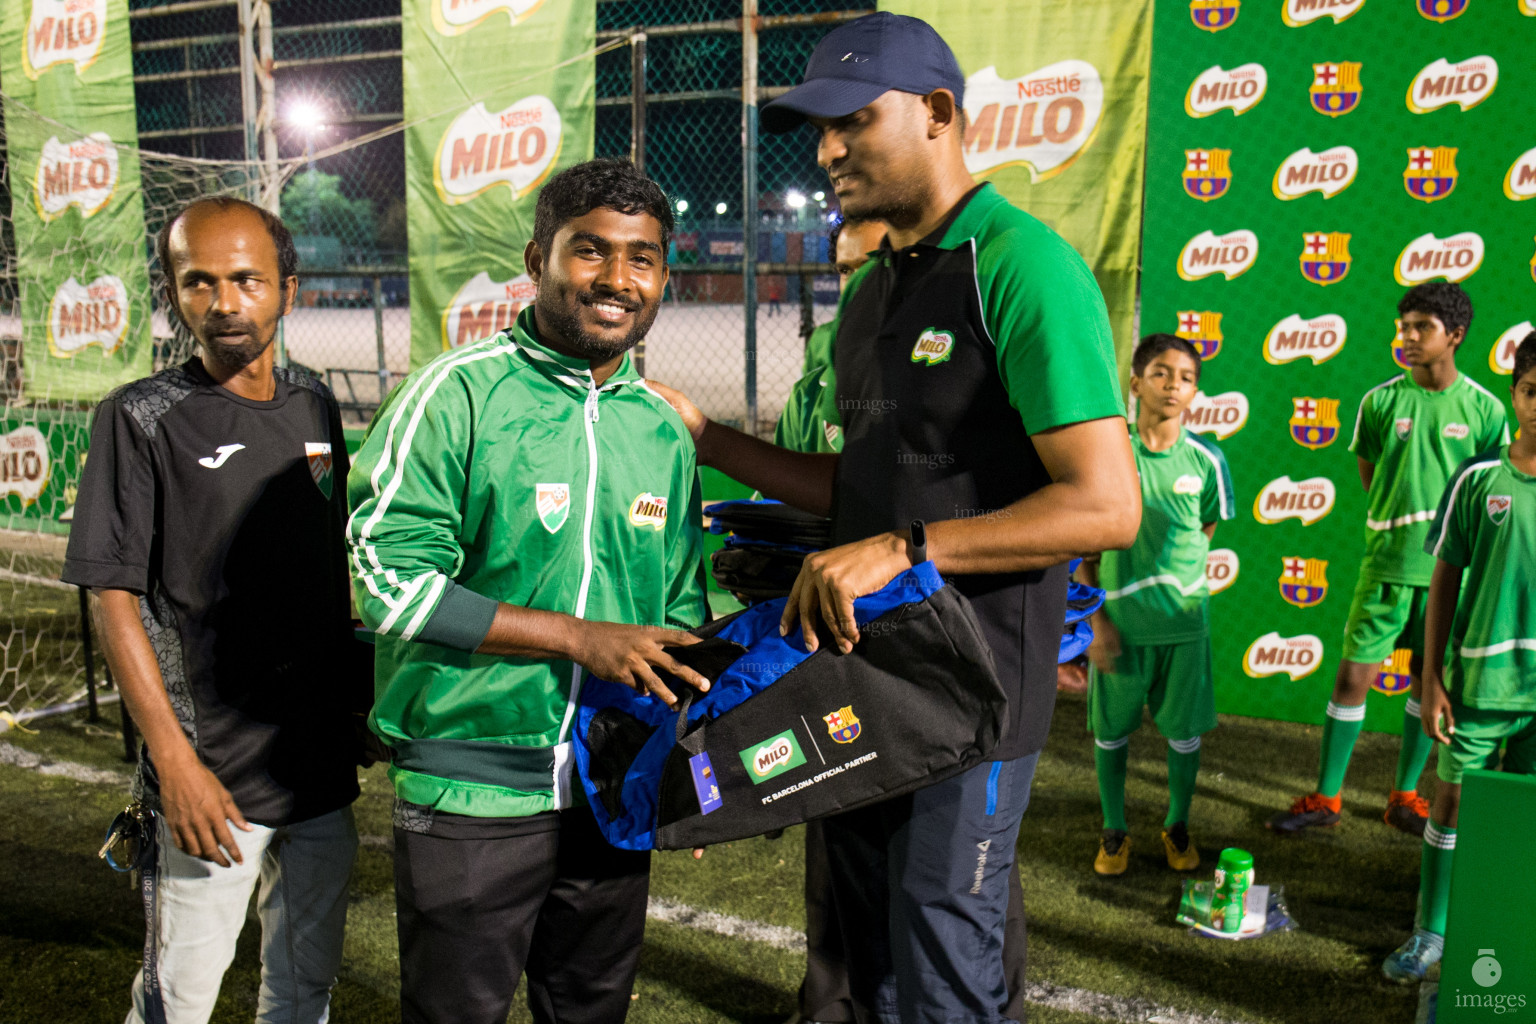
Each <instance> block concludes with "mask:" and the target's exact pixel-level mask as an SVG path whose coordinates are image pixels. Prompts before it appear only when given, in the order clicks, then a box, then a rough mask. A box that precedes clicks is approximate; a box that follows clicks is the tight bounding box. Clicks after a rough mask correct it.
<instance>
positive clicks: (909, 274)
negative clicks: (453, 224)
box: [669, 12, 1140, 1024]
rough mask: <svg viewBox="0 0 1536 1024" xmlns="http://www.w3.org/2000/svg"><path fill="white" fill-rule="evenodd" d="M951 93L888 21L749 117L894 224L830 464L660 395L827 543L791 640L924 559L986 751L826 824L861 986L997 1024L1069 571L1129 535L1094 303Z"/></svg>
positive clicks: (849, 40) (836, 46) (857, 336)
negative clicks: (1000, 689) (965, 610)
mask: <svg viewBox="0 0 1536 1024" xmlns="http://www.w3.org/2000/svg"><path fill="white" fill-rule="evenodd" d="M964 89H965V79H964V76H963V75H962V74H961V72H960V68H959V65H958V64H957V63H956V62H955V58H954V55H953V53H951V52H950V50H949V47H948V46H947V45H946V44H945V43H944V41H943V40H942V39H940V38H939V36H938V35H937V33H935V32H934V31H933V29H932V28H931V27H930V26H928V25H927V24H926V23H924V22H922V21H919V20H918V19H915V18H907V17H900V16H897V15H892V14H889V13H885V12H881V13H877V14H872V15H869V16H867V17H864V18H860V19H858V20H857V21H853V22H850V23H848V24H847V25H843V26H841V27H839V28H837V29H835V30H833V31H832V32H831V33H829V34H828V35H827V37H826V38H824V39H823V40H822V41H821V43H820V44H819V45H818V46H817V47H816V50H815V52H814V53H813V54H812V55H811V59H810V61H809V63H808V65H807V68H806V76H805V81H804V83H803V84H802V85H800V86H798V87H797V88H795V89H793V90H791V91H790V92H789V93H787V94H786V95H785V96H783V97H781V98H779V99H778V100H775V101H774V102H773V103H771V104H769V105H768V106H767V107H765V108H764V110H763V124H764V126H765V127H766V128H767V129H768V130H769V131H785V130H789V129H791V128H794V127H796V126H797V125H799V124H801V123H803V122H805V121H807V120H808V121H809V122H810V123H811V124H812V126H813V127H814V128H815V129H816V130H817V133H818V151H817V159H818V162H819V163H820V164H821V165H822V166H823V167H825V168H826V169H827V171H828V174H829V175H830V177H831V180H832V187H833V190H834V191H835V192H836V193H837V196H838V199H839V202H840V204H841V206H842V210H843V213H844V214H845V215H846V216H849V217H863V218H873V219H879V220H883V221H885V223H886V225H887V228H888V232H889V233H888V234H887V237H886V242H885V244H884V245H882V247H881V250H880V252H879V253H878V254H877V256H876V257H875V258H874V259H872V260H871V261H870V262H869V264H867V265H866V266H865V267H864V268H863V269H862V270H861V271H859V273H858V274H856V275H855V276H854V278H853V280H852V281H851V282H850V284H849V287H848V289H847V291H846V292H845V293H844V295H843V299H842V301H841V304H840V306H839V316H838V326H837V332H836V339H835V345H834V349H835V366H836V373H837V399H838V408H839V410H840V412H841V413H842V416H843V438H844V444H843V451H842V453H841V454H840V455H832V454H824V455H805V454H799V453H794V452H789V451H786V450H784V449H781V448H775V447H774V446H772V445H769V444H767V443H766V442H762V441H759V440H757V439H756V438H752V437H749V436H747V435H745V434H742V433H740V432H737V431H732V430H730V429H729V428H726V427H722V426H720V425H719V424H716V423H713V422H710V421H709V420H707V419H705V418H704V417H703V416H702V415H701V414H700V413H699V412H698V410H697V409H696V408H694V407H692V406H691V405H690V404H689V403H688V402H687V401H686V399H683V398H682V397H681V396H678V395H676V394H675V393H671V394H669V398H671V399H673V400H674V403H675V404H676V405H677V406H678V408H679V411H680V412H681V413H682V414H683V419H684V422H686V423H687V424H688V427H689V431H690V433H691V434H692V435H693V438H694V443H695V445H696V446H697V448H698V452H699V459H700V461H701V462H702V463H703V464H705V465H712V466H715V467H717V468H719V469H722V470H724V471H725V472H727V473H729V474H730V475H731V476H733V477H735V478H737V479H738V480H741V481H743V482H745V483H747V484H748V485H750V486H755V487H759V488H761V489H762V491H763V493H765V494H767V495H769V496H771V497H775V498H779V499H782V500H784V501H787V502H790V503H792V504H795V505H797V506H799V507H802V508H805V509H807V510H809V511H815V512H821V513H828V512H830V514H831V516H832V521H833V540H834V542H835V543H836V545H837V546H836V547H833V548H830V549H829V550H827V551H823V552H819V553H816V554H813V555H811V556H809V557H808V558H807V559H806V562H805V567H804V569H803V570H802V572H801V574H800V577H799V579H798V580H797V581H796V583H795V589H794V592H793V593H792V594H791V595H790V599H789V605H788V607H787V609H786V612H785V617H784V622H783V623H782V624H781V628H783V629H784V631H785V632H786V634H788V635H794V636H796V638H797V640H798V639H799V638H803V640H804V642H805V643H806V645H807V646H808V647H811V648H814V647H815V645H816V643H817V641H816V638H815V631H814V628H813V627H814V625H815V624H816V621H817V619H818V618H820V619H825V620H826V628H827V629H828V630H829V631H830V635H831V636H832V637H833V638H834V642H836V643H837V644H838V646H839V648H840V649H841V650H844V651H847V650H851V649H852V647H853V645H854V644H855V643H857V642H858V639H859V636H858V630H857V627H856V626H855V625H854V622H853V599H854V598H855V597H856V596H859V595H862V594H867V593H870V592H872V591H874V590H876V589H877V588H879V587H880V586H882V585H884V584H885V583H886V582H888V581H889V580H891V579H892V578H894V577H895V576H896V575H898V574H899V573H900V572H902V571H903V570H905V569H906V568H908V567H909V566H911V565H912V564H915V563H917V562H921V561H924V560H931V561H933V562H934V564H935V565H936V566H937V568H938V569H939V571H940V572H942V573H943V574H944V575H945V576H946V577H947V578H949V580H950V581H951V582H952V583H953V584H954V585H955V586H956V587H957V588H958V589H959V590H960V591H961V592H962V593H964V594H965V595H966V596H967V597H968V598H969V599H970V602H971V605H972V607H973V609H974V610H975V612H976V615H977V618H978V620H979V622H980V625H981V628H982V630H983V632H984V634H985V636H986V638H987V641H988V643H989V644H990V646H991V648H992V652H993V655H994V657H995V660H996V667H997V671H998V675H999V678H1000V679H1002V680H1003V684H1004V687H1005V688H1006V690H1007V691H1008V693H1009V708H1008V710H1009V725H1008V729H1007V731H1006V732H1005V734H1004V736H1003V739H1002V740H1001V741H1000V742H999V744H998V746H997V747H996V748H995V749H994V750H993V751H992V752H991V754H990V755H989V756H990V761H988V762H984V763H982V764H980V765H978V766H977V767H976V768H974V769H972V770H970V771H969V772H966V773H963V774H961V775H958V776H955V777H953V778H950V779H947V780H945V781H943V782H940V783H937V784H936V785H933V786H930V787H928V788H927V789H923V790H919V791H918V792H917V793H914V794H912V795H910V796H907V797H902V798H899V799H895V800H890V801H887V802H885V803H883V804H878V805H876V806H874V807H871V808H866V809H863V810H860V811H856V812H853V813H850V814H845V815H840V816H837V817H834V818H829V819H827V820H826V822H825V826H824V827H825V830H826V835H827V845H828V851H829V854H830V858H831V867H832V873H833V880H834V884H835V886H836V892H837V907H838V913H839V916H840V917H841V918H842V920H843V923H844V927H845V934H846V939H847V947H848V948H847V954H848V964H849V971H850V981H851V987H852V996H853V1000H854V1002H855V1004H856V1005H857V1007H858V1008H859V1010H860V1017H861V1019H880V1020H892V1021H894V1020H901V1021H903V1022H904V1024H905V1022H930V1021H950V1020H968V1021H985V1022H989V1024H990V1022H998V1021H1004V1020H1009V1019H1010V1018H1008V1017H1007V1016H1006V1014H1005V1012H1004V1010H1003V1007H1004V1004H1005V1001H1006V986H1005V984H1004V979H1003V967H1002V956H1001V949H1002V931H1003V921H1004V908H1005V905H1006V902H1007V891H1008V887H1007V874H1008V872H1009V871H1011V870H1013V850H1014V845H1015V841H1016V839H1017V836H1018V829H1019V821H1020V818H1021V817H1022V816H1023V813H1024V807H1025V804H1026V803H1027V802H1028V798H1029V789H1030V783H1031V780H1032V778H1033V775H1034V767H1035V761H1036V759H1037V758H1038V756H1039V752H1040V749H1041V747H1042V746H1044V743H1045V738H1046V734H1047V731H1048V729H1049V726H1050V718H1051V711H1052V707H1053V705H1054V702H1055V693H1056V655H1057V651H1058V648H1059V645H1060V639H1061V622H1062V619H1063V617H1064V616H1065V612H1066V607H1065V606H1066V593H1067V574H1066V566H1065V563H1066V561H1067V559H1068V558H1069V557H1071V556H1072V555H1073V554H1075V553H1080V552H1083V551H1100V550H1105V549H1109V548H1120V547H1126V546H1128V545H1129V544H1131V542H1132V541H1133V540H1134V539H1135V536H1136V530H1137V526H1138V524H1139V519H1140V492H1139V489H1138V487H1137V483H1136V473H1135V469H1134V461H1133V459H1132V456H1131V448H1130V441H1129V437H1128V435H1127V433H1126V425H1125V419H1124V417H1123V415H1122V408H1123V407H1122V404H1121V398H1120V390H1119V387H1118V384H1117V377H1116V371H1115V361H1114V351H1113V345H1112V342H1111V338H1110V331H1109V322H1108V316H1107V314H1106V312H1105V309H1104V301H1103V298H1102V296H1101V295H1100V293H1099V290H1098V287H1097V285H1096V284H1095V283H1094V280H1093V276H1092V274H1091V273H1090V272H1089V270H1088V268H1087V267H1086V266H1085V265H1084V264H1083V261H1082V260H1081V259H1080V258H1079V257H1078V255H1077V254H1076V253H1075V252H1073V251H1072V249H1071V248H1070V247H1069V246H1068V245H1067V244H1066V243H1065V242H1064V241H1062V239H1061V238H1060V237H1059V236H1058V235H1056V234H1055V233H1054V232H1053V231H1051V230H1050V229H1049V228H1047V227H1046V226H1045V225H1043V224H1041V223H1040V222H1039V221H1037V220H1035V219H1034V218H1033V217H1031V216H1029V215H1028V214H1026V213H1024V212H1023V211H1021V210H1019V209H1017V208H1015V207H1013V206H1011V205H1010V204H1009V203H1008V202H1007V201H1006V200H1004V199H1003V198H1002V197H1001V196H1000V195H998V194H997V192H996V191H995V190H994V189H993V188H992V186H990V185H982V186H979V187H973V182H972V180H971V177H970V174H969V173H968V172H967V171H966V169H965V161H964V157H963V154H962V150H961V141H962V140H961V135H962V131H961V99H962V96H963V93H964ZM875 410H879V411H878V412H876V411H875ZM797 631H798V632H797ZM855 711H857V709H855Z"/></svg>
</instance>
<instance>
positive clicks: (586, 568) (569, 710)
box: [554, 383, 600, 810]
mask: <svg viewBox="0 0 1536 1024" xmlns="http://www.w3.org/2000/svg"><path fill="white" fill-rule="evenodd" d="M599 390H600V389H599V388H598V387H597V386H596V385H595V384H593V383H589V384H588V385H587V399H586V402H585V403H584V404H583V405H582V414H581V422H582V427H583V428H584V429H585V430H586V434H587V507H586V512H585V513H584V515H583V517H582V522H581V589H580V590H578V591H577V592H576V610H575V612H574V614H575V616H576V617H577V618H578V619H581V618H585V617H586V613H587V592H588V590H590V588H591V586H592V517H593V513H594V512H595V511H596V510H597V435H596V434H595V433H594V432H593V429H592V424H594V423H596V422H597V418H598V412H597V396H598V394H599ZM582 672H583V669H582V667H581V665H580V663H578V662H572V663H571V695H570V698H569V699H567V700H566V702H565V717H564V718H562V719H561V720H560V738H559V739H558V740H557V741H556V742H555V777H554V797H555V809H556V810H561V809H564V808H566V807H570V806H571V768H572V767H573V765H574V761H573V759H572V750H571V742H570V740H569V739H568V738H567V737H569V736H570V733H571V724H572V722H574V721H575V719H576V702H577V701H578V700H580V699H581V677H582Z"/></svg>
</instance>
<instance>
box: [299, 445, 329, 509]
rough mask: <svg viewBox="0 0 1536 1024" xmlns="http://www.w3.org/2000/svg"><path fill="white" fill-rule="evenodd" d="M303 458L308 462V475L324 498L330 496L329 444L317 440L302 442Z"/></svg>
mask: <svg viewBox="0 0 1536 1024" xmlns="http://www.w3.org/2000/svg"><path fill="white" fill-rule="evenodd" d="M304 458H305V460H306V461H308V462H309V475H310V477H311V479H313V480H314V481H315V486H316V487H318V488H320V493H321V494H323V495H325V497H326V500H330V497H331V479H332V478H331V469H332V463H331V446H330V445H329V444H322V443H320V442H318V441H305V442H304Z"/></svg>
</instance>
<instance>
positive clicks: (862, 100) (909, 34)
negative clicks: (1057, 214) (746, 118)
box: [762, 11, 965, 133]
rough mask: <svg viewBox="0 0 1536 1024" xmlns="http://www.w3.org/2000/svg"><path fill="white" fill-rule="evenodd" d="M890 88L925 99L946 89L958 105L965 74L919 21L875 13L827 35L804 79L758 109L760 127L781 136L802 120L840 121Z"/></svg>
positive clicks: (936, 36) (930, 28) (941, 42)
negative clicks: (937, 90)
mask: <svg viewBox="0 0 1536 1024" xmlns="http://www.w3.org/2000/svg"><path fill="white" fill-rule="evenodd" d="M892 89H897V90H900V91H901V92H910V93H915V94H916V95H918V96H926V95H928V94H929V93H931V92H933V91H934V90H935V89H948V90H949V91H950V92H952V93H954V94H955V103H956V104H957V105H958V104H960V103H962V102H963V101H964V99H965V76H964V75H963V74H961V73H960V63H959V62H958V61H957V60H955V55H954V53H953V52H952V51H951V50H950V48H949V44H948V43H946V42H944V40H943V39H942V38H941V37H940V36H939V34H938V33H937V32H935V31H934V30H933V26H932V25H930V24H928V23H927V22H926V21H923V20H922V19H921V18H909V17H907V16H906V15H902V14H891V13H890V12H889V11H880V12H879V13H877V14H870V15H866V16H865V17H862V18H859V19H857V20H855V21H850V22H849V23H848V24H846V25H839V26H838V27H837V28H835V29H833V30H832V31H831V32H828V33H827V34H826V36H825V37H824V38H823V39H822V40H821V42H819V43H817V44H816V49H815V51H814V52H812V54H811V59H810V60H809V61H807V62H806V65H805V78H804V79H803V80H802V81H801V83H800V84H799V85H797V86H795V87H794V88H793V89H791V90H790V91H789V92H787V93H785V94H784V95H783V96H780V97H779V98H778V99H776V100H774V101H773V102H771V103H769V104H767V105H766V106H765V107H763V113H762V125H763V128H764V130H766V131H769V132H774V133H778V132H787V131H790V130H792V129H794V128H798V127H799V126H800V125H802V124H804V123H805V119H806V118H807V117H844V116H846V115H848V114H851V113H853V112H854V111H855V110H859V109H861V108H863V107H867V106H869V105H870V104H871V103H873V102H874V101H875V100H877V99H879V98H880V97H881V96H883V95H884V94H885V93H887V92H889V91H891V90H892Z"/></svg>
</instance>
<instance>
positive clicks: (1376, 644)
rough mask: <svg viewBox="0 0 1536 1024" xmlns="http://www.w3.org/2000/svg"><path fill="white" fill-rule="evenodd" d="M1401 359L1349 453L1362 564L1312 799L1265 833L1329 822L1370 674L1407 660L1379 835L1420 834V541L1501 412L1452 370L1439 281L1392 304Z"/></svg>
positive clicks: (1502, 439)
mask: <svg viewBox="0 0 1536 1024" xmlns="http://www.w3.org/2000/svg"><path fill="white" fill-rule="evenodd" d="M1397 311H1398V315H1399V317H1400V320H1399V321H1398V322H1399V324H1400V327H1401V332H1402V338H1403V358H1404V359H1405V360H1406V361H1407V362H1408V364H1409V365H1410V366H1411V367H1412V369H1411V370H1410V371H1409V372H1408V373H1400V374H1398V375H1397V376H1395V377H1393V378H1391V379H1390V380H1388V381H1386V382H1385V383H1382V384H1378V385H1377V386H1376V387H1374V388H1372V389H1371V390H1369V391H1367V392H1366V393H1365V397H1364V398H1362V399H1361V400H1360V410H1359V412H1358V414H1357V415H1356V416H1355V434H1354V438H1353V440H1351V441H1350V444H1349V448H1350V451H1352V452H1354V453H1355V455H1356V457H1357V458H1358V460H1359V465H1360V480H1361V482H1362V483H1364V485H1365V489H1366V491H1367V492H1368V494H1369V501H1368V508H1367V511H1366V515H1365V557H1364V559H1363V560H1362V561H1361V563H1360V579H1359V582H1358V583H1357V584H1356V586H1355V596H1354V601H1353V603H1352V604H1351V605H1350V608H1349V619H1348V621H1347V622H1346V623H1345V626H1344V646H1343V658H1342V660H1341V661H1340V663H1339V671H1338V676H1337V677H1336V679H1335V680H1334V684H1333V694H1332V696H1331V698H1330V700H1329V702H1328V711H1327V717H1326V718H1324V719H1323V743H1322V748H1323V749H1322V757H1321V766H1320V768H1319V771H1318V782H1317V790H1316V791H1315V792H1312V793H1308V794H1306V795H1305V796H1301V797H1298V798H1297V799H1296V800H1295V801H1294V802H1293V803H1292V804H1291V807H1290V810H1288V811H1283V812H1281V813H1280V814H1277V815H1275V816H1274V817H1273V818H1271V819H1270V820H1269V822H1268V825H1269V827H1270V828H1271V829H1273V830H1274V831H1276V832H1280V833H1285V834H1289V833H1294V832H1299V831H1301V830H1302V829H1305V828H1308V827H1312V826H1325V827H1327V826H1333V825H1337V824H1338V823H1339V820H1340V817H1341V813H1340V808H1341V806H1342V802H1343V797H1342V795H1341V791H1342V790H1343V788H1344V774H1345V772H1346V770H1347V769H1348V768H1349V758H1350V754H1351V753H1352V752H1353V751H1354V748H1355V740H1356V739H1357V738H1359V736H1360V731H1361V729H1362V728H1363V727H1364V725H1365V698H1366V694H1367V692H1368V691H1369V690H1370V685H1371V680H1372V679H1374V678H1375V676H1376V674H1377V673H1378V672H1379V671H1380V669H1381V663H1382V661H1384V660H1385V659H1386V658H1388V657H1390V656H1391V654H1392V652H1393V651H1394V650H1395V649H1397V648H1398V647H1408V648H1409V649H1411V650H1412V652H1413V656H1412V662H1411V666H1412V673H1413V680H1414V682H1413V691H1412V694H1411V696H1410V697H1409V700H1408V701H1407V704H1406V706H1405V707H1404V709H1403V738H1402V747H1401V748H1400V750H1399V752H1398V760H1397V777H1396V781H1395V782H1394V783H1393V786H1392V791H1391V793H1390V794H1389V795H1388V797H1387V808H1386V813H1385V814H1384V815H1383V818H1382V820H1384V821H1385V822H1386V823H1387V824H1388V825H1391V826H1392V827H1394V828H1397V829H1401V830H1402V831H1404V832H1407V833H1410V834H1412V835H1423V834H1424V821H1425V816H1426V815H1427V814H1428V812H1429V805H1428V804H1427V803H1426V802H1425V801H1424V798H1423V797H1421V796H1419V794H1418V783H1419V775H1420V774H1421V773H1422V772H1423V771H1424V762H1425V761H1427V760H1428V759H1429V752H1430V749H1431V748H1432V747H1433V745H1434V744H1433V742H1432V741H1431V740H1430V739H1429V737H1428V736H1426V735H1425V734H1424V730H1423V729H1421V728H1420V727H1419V716H1420V703H1419V681H1420V666H1421V664H1422V662H1423V659H1424V602H1425V595H1426V594H1427V592H1428V588H1429V583H1430V576H1431V574H1432V573H1433V571H1434V564H1435V563H1434V559H1433V558H1432V557H1430V556H1429V555H1427V554H1425V552H1424V538H1425V536H1426V535H1427V534H1428V533H1429V530H1430V526H1431V524H1432V523H1433V521H1434V519H1435V508H1436V505H1437V504H1438V502H1439V500H1440V495H1441V494H1442V493H1443V492H1444V490H1445V484H1446V481H1447V480H1448V479H1449V478H1450V475H1451V470H1452V469H1453V468H1454V467H1455V466H1456V465H1457V464H1459V463H1460V462H1461V461H1462V460H1463V459H1466V458H1469V457H1470V456H1472V455H1474V454H1476V453H1477V452H1481V451H1487V450H1488V449H1489V448H1492V447H1494V446H1495V445H1498V444H1508V443H1509V428H1508V426H1506V424H1505V421H1504V405H1503V403H1502V402H1500V401H1499V400H1498V399H1497V398H1495V397H1494V396H1493V394H1492V393H1491V392H1490V391H1488V390H1487V389H1486V388H1484V387H1483V386H1482V385H1480V384H1478V383H1477V382H1476V381H1474V380H1472V378H1470V377H1468V376H1467V375H1466V374H1463V373H1458V372H1457V370H1456V350H1457V349H1458V348H1460V347H1461V343H1462V341H1463V340H1464V339H1465V338H1466V336H1467V329H1468V328H1469V327H1470V326H1471V324H1472V300H1471V299H1469V298H1468V297H1467V293H1466V292H1464V291H1462V290H1461V288H1460V286H1458V285H1454V284H1449V283H1447V282H1444V281H1435V282H1432V283H1430V284H1421V285H1419V286H1417V287H1415V288H1410V289H1409V290H1408V293H1407V294H1406V295H1404V296H1403V298H1402V300H1401V301H1400V302H1398V304H1397Z"/></svg>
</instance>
